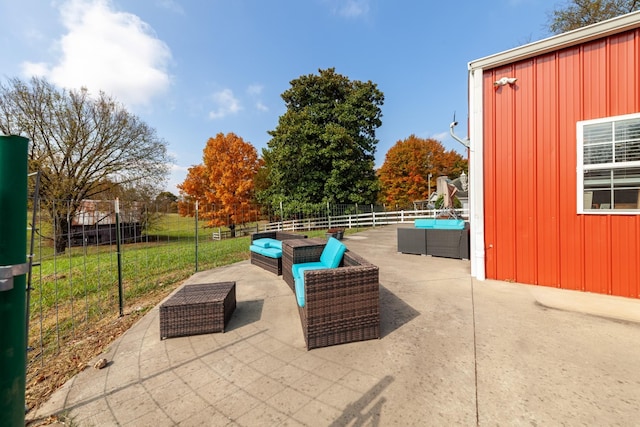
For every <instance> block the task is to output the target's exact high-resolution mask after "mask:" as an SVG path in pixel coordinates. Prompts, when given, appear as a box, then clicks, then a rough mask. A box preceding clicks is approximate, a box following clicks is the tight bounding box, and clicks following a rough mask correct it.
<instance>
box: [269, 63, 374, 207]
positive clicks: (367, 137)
mask: <svg viewBox="0 0 640 427" xmlns="http://www.w3.org/2000/svg"><path fill="white" fill-rule="evenodd" d="M282 99H283V100H284V102H285V104H286V107H287V111H286V112H285V113H284V114H283V115H282V116H280V119H279V121H278V126H277V127H276V129H275V130H273V131H270V132H269V134H270V135H271V136H272V139H271V140H270V141H269V142H268V144H267V145H268V148H267V149H266V156H263V157H264V158H265V159H267V161H266V162H265V164H266V167H267V168H268V171H267V177H262V184H267V185H268V187H267V188H266V189H262V190H261V191H260V194H259V199H260V200H261V201H263V202H267V203H269V204H270V205H272V206H274V207H275V206H277V205H278V204H279V203H280V201H283V200H284V201H287V202H295V203H297V204H298V205H300V206H302V205H309V204H317V203H326V202H331V203H372V202H374V201H375V199H376V196H377V192H378V189H379V184H378V180H377V177H376V173H375V169H374V154H375V150H376V144H377V143H378V140H377V139H376V129H377V128H378V127H380V125H381V124H382V122H381V120H380V118H381V116H382V112H381V109H380V106H381V105H382V104H383V102H384V95H383V93H382V92H381V91H380V90H378V88H377V85H376V84H374V83H372V82H371V81H367V82H361V81H352V80H350V79H348V78H347V77H345V76H342V75H340V74H337V73H336V72H335V69H333V68H330V69H327V70H319V74H318V75H315V74H310V75H306V76H301V77H299V78H298V79H296V80H293V81H291V88H289V89H288V90H286V91H285V92H284V93H283V94H282ZM263 186H264V185H263Z"/></svg>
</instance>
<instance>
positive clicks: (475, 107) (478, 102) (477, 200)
mask: <svg viewBox="0 0 640 427" xmlns="http://www.w3.org/2000/svg"><path fill="white" fill-rule="evenodd" d="M482 78H483V69H482V68H475V69H474V68H473V67H472V64H469V107H470V115H469V139H468V141H469V142H470V144H469V219H470V222H471V226H470V229H471V236H470V237H471V242H470V246H471V248H470V250H471V276H472V277H475V278H476V279H478V280H485V278H486V269H485V243H484V242H485V238H484V158H483V153H484V149H483V146H484V131H483V123H484V122H483V82H482Z"/></svg>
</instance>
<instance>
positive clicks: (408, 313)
mask: <svg viewBox="0 0 640 427" xmlns="http://www.w3.org/2000/svg"><path fill="white" fill-rule="evenodd" d="M419 315H420V312H419V311H417V310H415V309H414V308H413V307H411V306H410V305H409V304H407V303H406V302H404V301H403V300H402V299H400V298H398V297H397V296H396V295H395V294H394V293H393V292H391V291H390V290H389V289H387V288H385V287H384V286H382V284H381V285H380V335H381V337H382V338H384V337H386V336H387V335H389V334H390V333H392V332H393V331H395V330H396V329H399V328H400V327H402V326H403V325H404V324H406V323H409V322H410V321H411V320H413V319H415V318H416V317H418V316H419Z"/></svg>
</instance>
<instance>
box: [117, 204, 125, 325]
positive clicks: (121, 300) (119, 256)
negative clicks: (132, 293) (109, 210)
mask: <svg viewBox="0 0 640 427" xmlns="http://www.w3.org/2000/svg"><path fill="white" fill-rule="evenodd" d="M120 239H121V237H120V200H119V199H118V198H116V257H117V259H118V307H119V309H120V317H122V316H124V295H123V289H122V252H121V250H120Z"/></svg>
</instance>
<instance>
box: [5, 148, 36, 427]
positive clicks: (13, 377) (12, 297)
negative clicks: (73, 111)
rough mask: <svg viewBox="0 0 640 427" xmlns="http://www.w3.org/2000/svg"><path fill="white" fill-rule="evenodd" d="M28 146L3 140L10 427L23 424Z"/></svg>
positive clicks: (6, 375) (6, 334)
mask: <svg viewBox="0 0 640 427" xmlns="http://www.w3.org/2000/svg"><path fill="white" fill-rule="evenodd" d="M28 146H29V140H28V139H27V138H23V137H21V136H0V206H2V209H0V236H2V239H0V324H2V334H0V414H2V422H3V423H6V424H7V425H11V426H22V425H24V419H25V418H24V414H25V400H26V399H25V391H26V374H27V342H26V341H27V337H26V333H25V318H26V307H25V304H26V274H27V272H28V264H27V239H26V237H27V229H26V224H27V150H28Z"/></svg>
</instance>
